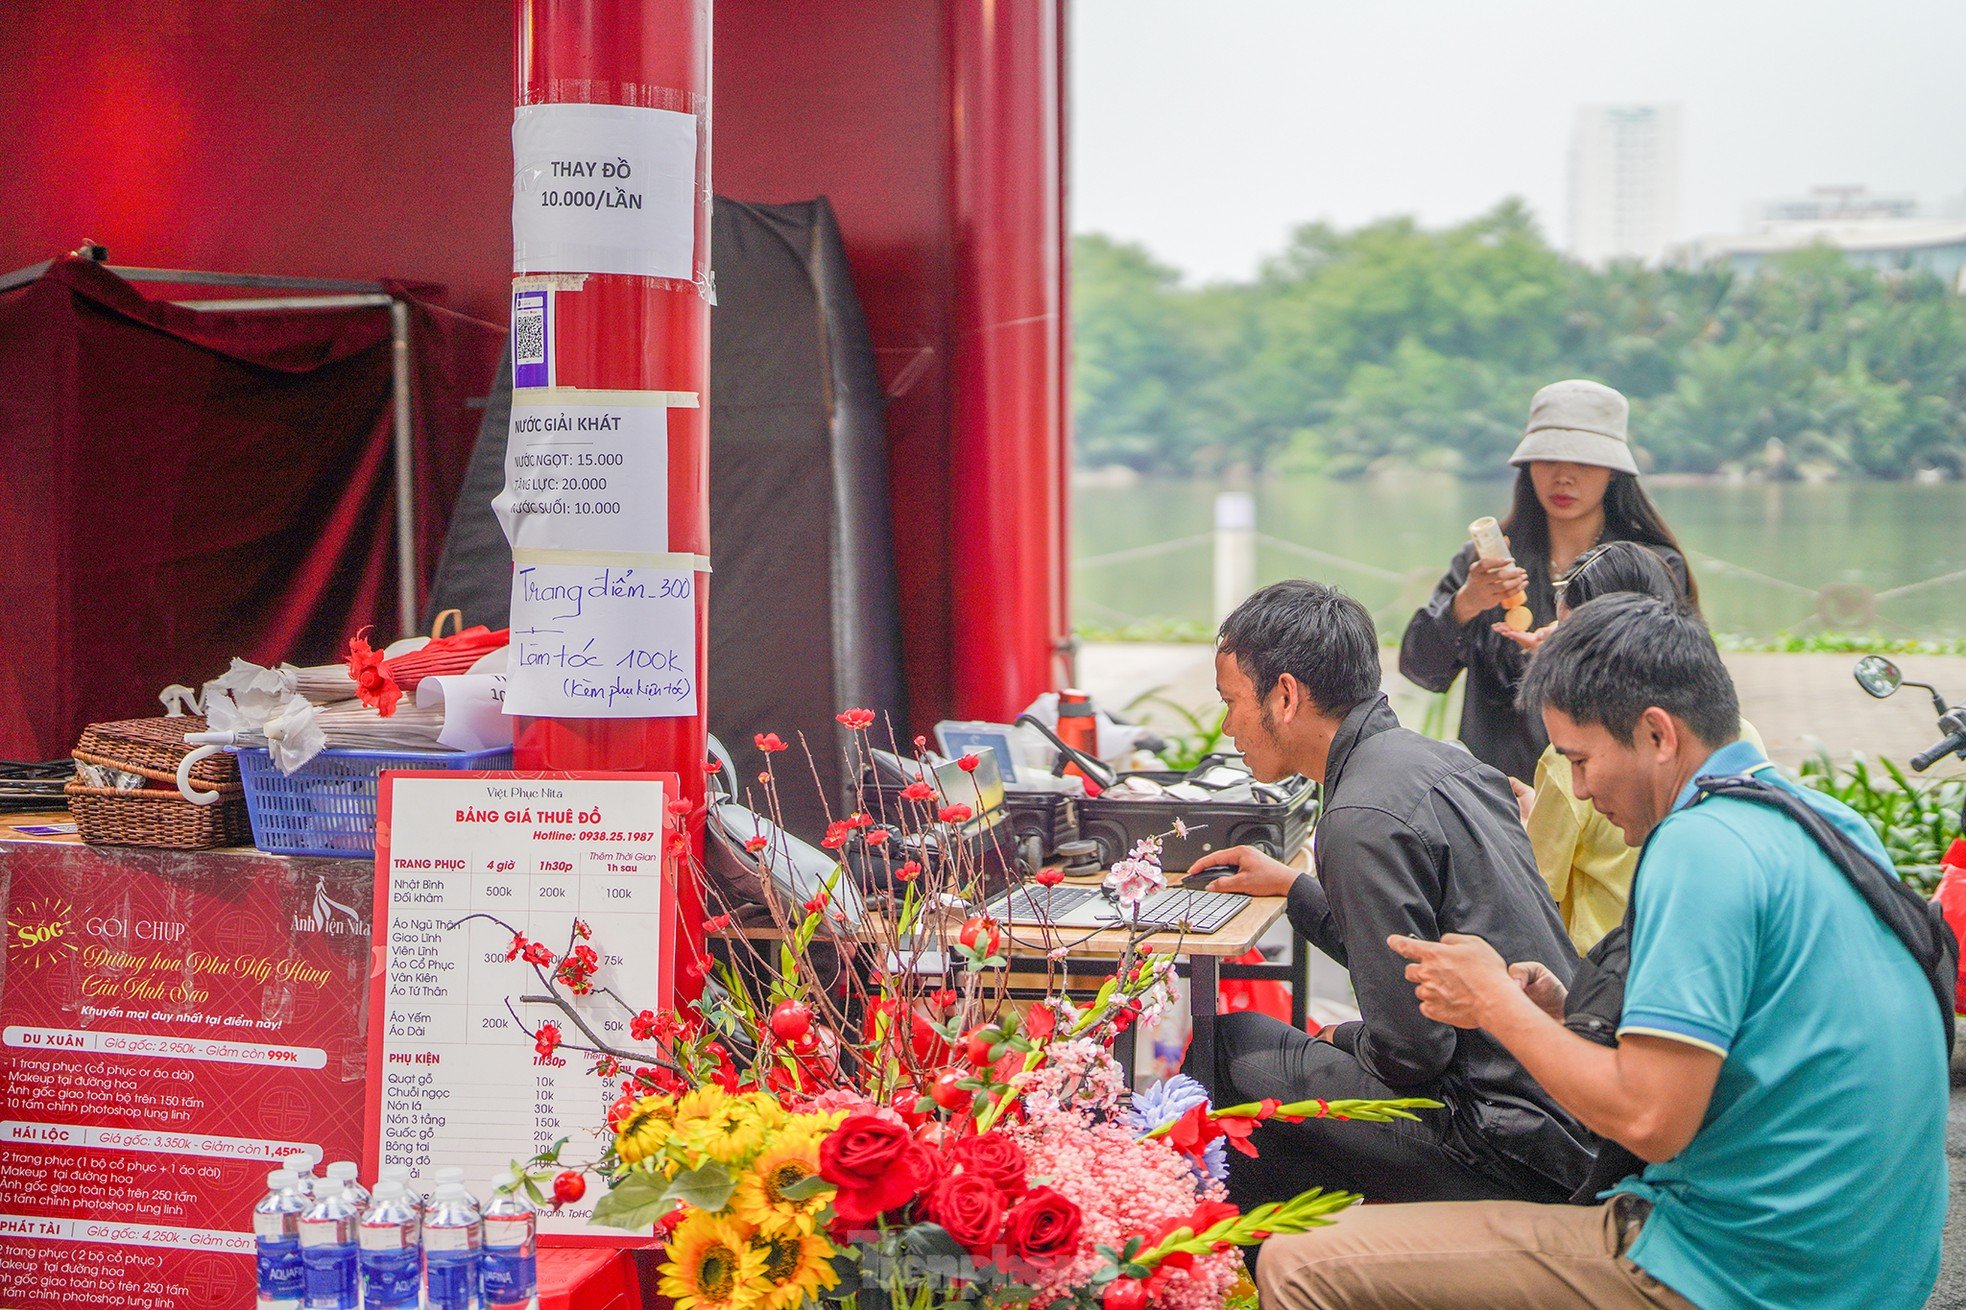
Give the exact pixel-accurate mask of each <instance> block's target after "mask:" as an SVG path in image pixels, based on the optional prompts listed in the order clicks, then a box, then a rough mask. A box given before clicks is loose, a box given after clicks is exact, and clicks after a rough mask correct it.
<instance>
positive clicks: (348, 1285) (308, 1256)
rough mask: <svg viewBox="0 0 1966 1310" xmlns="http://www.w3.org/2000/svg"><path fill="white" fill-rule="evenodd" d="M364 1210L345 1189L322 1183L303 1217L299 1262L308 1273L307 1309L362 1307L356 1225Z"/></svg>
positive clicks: (304, 1302) (351, 1308) (350, 1309)
mask: <svg viewBox="0 0 1966 1310" xmlns="http://www.w3.org/2000/svg"><path fill="white" fill-rule="evenodd" d="M361 1217H362V1211H361V1208H360V1207H359V1206H357V1205H356V1204H355V1201H354V1199H353V1198H352V1197H350V1196H349V1195H348V1194H347V1193H346V1192H343V1191H341V1190H340V1189H338V1188H331V1187H328V1186H327V1185H326V1184H322V1186H321V1187H320V1189H319V1195H317V1196H316V1197H315V1198H314V1204H313V1205H310V1206H308V1207H307V1210H306V1211H305V1212H304V1213H303V1214H302V1215H301V1216H300V1263H301V1266H302V1267H303V1268H304V1269H305V1270H306V1274H307V1292H306V1294H305V1295H304V1296H303V1297H302V1299H301V1304H302V1305H303V1306H305V1307H306V1310H360V1306H361V1304H362V1302H361V1284H360V1279H359V1276H358V1274H357V1260H356V1251H355V1226H356V1224H357V1223H358V1222H359V1221H360V1220H361Z"/></svg>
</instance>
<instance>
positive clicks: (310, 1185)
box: [284, 1146, 321, 1205]
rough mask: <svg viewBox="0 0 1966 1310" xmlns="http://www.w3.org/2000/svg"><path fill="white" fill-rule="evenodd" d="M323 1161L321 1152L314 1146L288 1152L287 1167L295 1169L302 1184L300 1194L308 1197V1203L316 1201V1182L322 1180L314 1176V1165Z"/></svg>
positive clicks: (298, 1181)
mask: <svg viewBox="0 0 1966 1310" xmlns="http://www.w3.org/2000/svg"><path fill="white" fill-rule="evenodd" d="M319 1163H321V1152H320V1151H319V1150H318V1149H317V1148H315V1147H312V1146H303V1147H301V1148H300V1149H299V1150H298V1151H289V1152H287V1154H286V1163H285V1166H284V1167H285V1168H288V1169H291V1170H293V1174H294V1179H295V1181H296V1182H297V1183H298V1184H299V1186H300V1194H301V1195H302V1196H304V1197H306V1198H307V1201H308V1204H310V1205H311V1204H313V1202H314V1184H316V1183H318V1182H319V1181H321V1180H320V1179H318V1178H316V1177H315V1176H314V1166H315V1165H317V1164H319Z"/></svg>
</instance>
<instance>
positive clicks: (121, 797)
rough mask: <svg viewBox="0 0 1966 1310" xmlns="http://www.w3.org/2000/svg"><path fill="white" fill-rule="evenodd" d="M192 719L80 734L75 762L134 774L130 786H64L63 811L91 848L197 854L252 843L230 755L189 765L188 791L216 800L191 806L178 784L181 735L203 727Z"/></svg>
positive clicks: (102, 727) (131, 723) (97, 726)
mask: <svg viewBox="0 0 1966 1310" xmlns="http://www.w3.org/2000/svg"><path fill="white" fill-rule="evenodd" d="M204 730H205V721H204V720H203V719H198V718H176V719H127V720H124V721H123V722H120V723H94V724H90V725H89V726H88V727H87V728H86V729H84V730H83V732H82V740H81V741H80V742H78V743H76V746H75V750H74V752H73V754H74V756H75V759H76V761H77V762H78V763H80V764H93V765H96V766H98V767H100V768H104V769H113V770H115V771H117V772H118V773H123V774H130V775H134V776H135V777H138V778H141V779H143V780H144V782H145V784H146V785H145V786H142V787H138V788H135V789H132V790H127V791H126V790H123V789H120V788H116V787H96V786H90V785H89V784H88V783H87V782H85V781H80V780H78V781H76V782H71V783H69V784H68V786H67V787H66V788H64V791H65V792H66V793H67V796H68V809H69V812H70V813H71V814H73V815H74V816H75V828H76V831H77V832H78V833H79V834H80V835H81V838H82V840H83V841H85V842H88V843H89V844H90V845H92V846H160V847H165V848H167V849H170V850H180V851H199V850H208V849H210V848H212V847H214V846H244V845H247V844H248V843H250V842H251V841H252V825H251V822H250V821H249V820H248V818H247V815H246V800H245V789H244V788H243V787H242V786H241V784H240V781H239V765H238V761H237V760H235V759H234V758H233V757H232V756H231V755H229V754H219V755H213V756H210V757H209V758H207V759H204V760H200V761H199V762H198V763H197V764H195V765H193V766H192V769H191V786H192V789H193V790H194V791H215V792H217V793H219V795H220V797H221V799H220V800H219V802H218V803H217V804H216V805H193V804H192V803H191V802H190V801H187V800H185V799H184V797H183V796H182V795H180V794H179V792H178V789H177V766H178V763H179V761H181V760H182V759H183V758H184V757H185V755H187V754H188V753H189V752H190V751H191V750H192V749H193V748H192V747H190V746H187V745H186V744H185V741H184V734H186V733H187V732H203V731H204Z"/></svg>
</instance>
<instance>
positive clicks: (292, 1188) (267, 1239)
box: [253, 1169, 307, 1310]
mask: <svg viewBox="0 0 1966 1310" xmlns="http://www.w3.org/2000/svg"><path fill="white" fill-rule="evenodd" d="M306 1208H307V1198H306V1197H304V1196H302V1195H301V1194H300V1180H299V1179H298V1178H296V1177H295V1176H294V1173H293V1170H291V1169H275V1170H274V1171H273V1172H272V1173H270V1174H268V1175H267V1176H266V1195H265V1196H264V1197H262V1198H261V1199H260V1203H259V1204H258V1205H256V1206H254V1207H253V1239H254V1245H255V1246H256V1248H257V1254H258V1256H259V1301H258V1306H259V1310H300V1298H301V1295H302V1293H304V1292H305V1291H306V1289H307V1279H306V1276H305V1274H304V1272H303V1270H302V1269H301V1264H300V1215H301V1211H303V1210H305V1209H306Z"/></svg>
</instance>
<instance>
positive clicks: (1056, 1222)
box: [1004, 1187, 1234, 1269]
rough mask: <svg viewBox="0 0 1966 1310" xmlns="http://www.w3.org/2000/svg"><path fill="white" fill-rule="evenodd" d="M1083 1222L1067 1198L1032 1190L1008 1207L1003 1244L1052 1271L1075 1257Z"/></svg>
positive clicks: (1042, 1189) (1029, 1262) (1027, 1261)
mask: <svg viewBox="0 0 1966 1310" xmlns="http://www.w3.org/2000/svg"><path fill="white" fill-rule="evenodd" d="M1230 1208H1231V1209H1233V1208H1234V1207H1233V1206H1232V1207H1230ZM1083 1221H1084V1216H1083V1215H1081V1214H1080V1212H1079V1207H1078V1205H1077V1204H1076V1203H1074V1202H1073V1201H1071V1200H1070V1199H1068V1198H1067V1197H1065V1196H1063V1195H1061V1194H1060V1193H1058V1192H1055V1191H1053V1190H1052V1189H1051V1188H1049V1187H1037V1188H1033V1189H1032V1190H1031V1191H1030V1192H1029V1193H1028V1194H1027V1195H1026V1196H1025V1197H1024V1199H1023V1200H1021V1201H1019V1202H1018V1203H1017V1204H1016V1205H1014V1206H1012V1207H1011V1210H1010V1214H1009V1216H1008V1217H1007V1218H1006V1219H1005V1221H1004V1243H1005V1245H1007V1246H1008V1247H1010V1253H1011V1254H1012V1255H1014V1256H1016V1257H1017V1258H1018V1259H1019V1260H1021V1261H1023V1262H1024V1263H1025V1264H1027V1265H1031V1266H1033V1267H1035V1268H1038V1269H1053V1268H1056V1267H1057V1266H1058V1265H1060V1264H1063V1263H1065V1262H1066V1261H1068V1260H1070V1259H1072V1258H1073V1257H1074V1256H1076V1255H1077V1254H1078V1249H1079V1233H1080V1228H1081V1225H1082V1223H1083Z"/></svg>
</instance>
